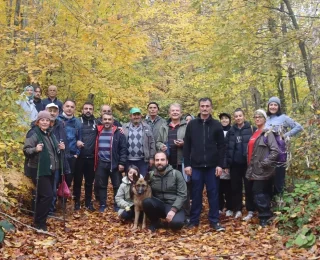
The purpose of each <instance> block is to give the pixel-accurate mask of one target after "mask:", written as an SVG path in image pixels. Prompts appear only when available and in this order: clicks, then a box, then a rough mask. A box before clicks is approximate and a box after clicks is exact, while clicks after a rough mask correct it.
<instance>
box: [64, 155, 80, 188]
mask: <svg viewBox="0 0 320 260" xmlns="http://www.w3.org/2000/svg"><path fill="white" fill-rule="evenodd" d="M76 162H77V158H76V157H74V156H72V157H70V158H68V163H69V167H70V174H66V175H65V178H66V183H67V185H68V187H69V188H70V187H71V184H72V181H73V177H74V172H75V169H76Z"/></svg>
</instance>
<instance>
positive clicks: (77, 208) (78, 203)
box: [74, 201, 81, 211]
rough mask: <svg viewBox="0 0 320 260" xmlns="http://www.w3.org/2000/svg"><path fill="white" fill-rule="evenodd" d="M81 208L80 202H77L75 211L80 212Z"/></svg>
mask: <svg viewBox="0 0 320 260" xmlns="http://www.w3.org/2000/svg"><path fill="white" fill-rule="evenodd" d="M80 208H81V206H80V201H76V202H75V203H74V210H75V211H76V210H80Z"/></svg>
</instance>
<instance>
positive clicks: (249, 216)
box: [242, 211, 253, 221]
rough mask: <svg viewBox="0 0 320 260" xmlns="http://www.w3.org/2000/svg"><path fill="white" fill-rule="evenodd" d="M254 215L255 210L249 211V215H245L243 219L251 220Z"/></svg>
mask: <svg viewBox="0 0 320 260" xmlns="http://www.w3.org/2000/svg"><path fill="white" fill-rule="evenodd" d="M252 217H253V211H249V212H248V215H247V216H245V217H244V218H243V219H242V220H243V221H249V220H250V219H252Z"/></svg>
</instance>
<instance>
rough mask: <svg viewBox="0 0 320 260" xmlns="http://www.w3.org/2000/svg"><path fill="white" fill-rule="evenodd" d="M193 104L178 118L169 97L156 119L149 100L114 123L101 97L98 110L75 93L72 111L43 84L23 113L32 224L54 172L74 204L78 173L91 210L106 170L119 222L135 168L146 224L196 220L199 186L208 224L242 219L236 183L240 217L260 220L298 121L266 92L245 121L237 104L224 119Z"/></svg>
mask: <svg viewBox="0 0 320 260" xmlns="http://www.w3.org/2000/svg"><path fill="white" fill-rule="evenodd" d="M31 90H32V91H30V86H28V87H26V89H25V96H26V97H27V99H26V100H27V102H28V104H30V107H32V106H34V107H35V103H36V102H35V101H34V100H33V101H32V99H33V98H32V97H35V96H36V95H37V94H36V93H35V91H36V90H37V88H35V89H33V88H32V89H31ZM50 90H51V91H50ZM52 90H53V91H52ZM40 93H41V89H40ZM48 101H49V102H48ZM198 105H199V114H198V116H197V117H196V118H194V117H193V116H192V115H190V114H187V115H186V116H184V117H183V114H182V107H181V105H180V104H178V103H173V104H171V105H170V108H169V111H168V112H169V113H168V120H165V119H163V118H162V117H160V116H159V115H158V113H159V105H158V104H157V103H156V102H150V103H149V104H148V106H147V109H148V115H147V117H146V118H145V119H143V117H142V112H141V110H140V108H137V107H135V108H131V110H130V118H129V122H128V123H125V124H123V125H121V123H120V122H118V121H117V120H116V119H115V118H114V117H113V114H112V108H111V106H110V105H107V104H106V105H102V106H101V110H100V116H101V117H100V118H95V117H94V115H93V113H94V104H93V103H91V102H85V103H84V104H83V106H82V114H81V116H80V117H79V118H77V117H75V115H74V114H75V111H76V103H75V101H73V100H66V101H65V102H64V103H63V104H62V102H61V101H59V100H58V99H57V87H56V86H49V88H48V99H45V100H42V101H41V102H40V105H39V106H38V107H39V110H37V115H36V117H35V118H30V119H31V120H33V123H32V127H31V129H30V130H29V132H28V134H27V137H26V141H25V145H24V153H25V155H26V158H27V160H26V161H27V164H26V167H25V172H26V174H27V176H29V177H30V178H31V179H32V181H33V182H34V184H35V186H36V192H35V200H34V203H33V204H34V211H35V219H34V225H35V226H36V227H37V228H39V229H43V230H46V229H47V226H46V220H47V217H48V215H49V214H54V212H55V205H56V201H57V188H58V185H59V183H60V182H61V179H62V177H61V176H62V175H64V176H65V178H66V182H67V184H68V186H69V187H71V186H72V184H73V200H74V210H79V209H80V208H81V201H80V198H81V185H82V182H83V178H84V183H85V184H84V185H85V201H84V206H85V207H86V209H88V210H90V211H94V210H95V208H94V206H93V203H92V195H93V193H94V195H95V199H96V200H97V201H99V212H104V211H105V210H106V209H107V189H108V183H109V177H110V179H111V183H112V187H113V197H114V202H113V209H114V211H117V212H118V215H119V218H120V219H121V220H123V221H127V220H130V219H133V218H134V203H133V194H132V187H133V185H135V183H134V181H133V179H134V178H133V176H134V175H137V176H140V177H141V178H144V177H146V176H147V177H148V180H149V184H150V186H151V189H152V197H151V198H147V199H145V200H144V201H143V209H144V212H145V214H146V215H147V217H148V219H149V221H150V226H149V229H150V230H152V231H154V230H156V229H158V228H161V227H169V228H171V229H174V230H177V229H181V228H182V227H183V226H186V227H187V228H194V227H197V226H198V225H199V222H200V214H201V211H202V200H203V189H204V185H205V186H206V192H207V197H208V204H209V213H208V219H209V222H210V227H211V228H212V229H214V230H216V231H223V230H224V227H222V226H221V225H220V223H219V216H220V214H226V216H228V217H231V216H234V217H235V218H242V186H243V183H244V187H245V206H246V211H247V214H246V216H245V217H244V218H243V220H245V221H248V220H250V219H251V218H252V217H253V214H254V212H255V211H257V212H258V217H259V219H260V225H261V226H266V225H267V224H268V220H269V219H270V217H271V216H272V212H271V209H270V201H271V199H272V198H273V197H274V196H278V195H281V194H282V192H283V189H284V180H285V159H283V154H282V153H284V155H285V154H286V151H285V144H286V142H287V141H288V139H289V138H290V137H291V136H294V135H296V134H297V133H299V132H300V131H301V130H302V127H301V125H300V124H298V123H297V122H295V121H294V120H292V119H291V118H290V117H288V116H287V115H285V114H282V112H281V102H280V99H279V98H277V97H272V98H270V100H269V102H268V106H267V112H265V111H264V110H263V109H258V110H257V111H255V112H254V117H253V119H254V125H251V124H250V123H249V122H248V121H246V120H245V113H244V111H243V110H242V109H236V110H235V111H234V113H233V119H234V124H233V125H232V124H231V115H230V114H228V113H221V114H220V115H219V118H220V121H218V120H216V119H214V118H213V117H212V116H211V113H212V101H211V99H210V98H201V99H200V100H199V103H198ZM22 108H23V109H25V111H26V112H28V111H32V110H27V109H29V107H27V108H25V107H23V106H22ZM32 109H33V108H32ZM37 109H38V108H37ZM31 114H32V113H30V114H29V115H31ZM121 178H122V181H121ZM163 219H164V220H165V221H163Z"/></svg>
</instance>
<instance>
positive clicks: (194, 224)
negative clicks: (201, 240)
mask: <svg viewBox="0 0 320 260" xmlns="http://www.w3.org/2000/svg"><path fill="white" fill-rule="evenodd" d="M198 227H199V224H196V223H191V222H189V223H188V224H187V225H186V228H188V229H193V228H198Z"/></svg>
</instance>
